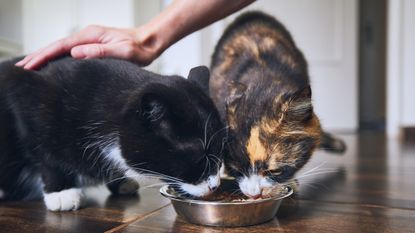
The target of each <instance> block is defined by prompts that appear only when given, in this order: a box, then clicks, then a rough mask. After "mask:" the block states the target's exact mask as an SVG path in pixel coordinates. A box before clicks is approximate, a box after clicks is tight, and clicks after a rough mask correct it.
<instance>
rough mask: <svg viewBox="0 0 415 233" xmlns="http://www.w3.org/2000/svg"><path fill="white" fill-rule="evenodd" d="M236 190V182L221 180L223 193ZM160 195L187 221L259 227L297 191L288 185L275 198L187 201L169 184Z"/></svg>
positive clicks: (213, 224) (214, 224) (227, 225)
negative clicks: (284, 200) (257, 225)
mask: <svg viewBox="0 0 415 233" xmlns="http://www.w3.org/2000/svg"><path fill="white" fill-rule="evenodd" d="M235 188H238V187H237V183H236V182H235V181H233V180H227V179H225V180H222V181H221V187H220V189H221V190H223V191H226V190H235ZM160 193H161V194H162V195H163V196H164V197H166V198H168V199H170V200H171V203H172V205H173V207H174V210H175V211H176V213H177V214H178V215H179V216H181V217H182V218H183V219H184V220H186V221H187V222H190V223H194V224H199V225H206V226H221V227H238V226H250V225H256V224H260V223H264V222H267V221H269V220H271V219H273V218H274V217H275V216H276V214H277V211H278V208H279V206H280V204H281V201H282V199H284V198H286V197H288V196H290V195H291V194H292V193H293V191H292V188H291V187H289V186H285V185H284V186H281V187H280V191H279V192H278V194H277V195H275V196H270V197H267V198H260V199H256V200H251V199H248V200H232V201H230V200H218V201H206V200H194V199H186V198H183V197H180V196H179V195H177V194H175V192H174V190H173V189H171V188H170V187H169V186H168V185H166V186H163V187H162V188H161V189H160Z"/></svg>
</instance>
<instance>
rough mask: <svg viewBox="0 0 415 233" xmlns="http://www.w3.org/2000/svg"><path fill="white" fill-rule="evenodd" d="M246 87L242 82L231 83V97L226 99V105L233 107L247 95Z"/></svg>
mask: <svg viewBox="0 0 415 233" xmlns="http://www.w3.org/2000/svg"><path fill="white" fill-rule="evenodd" d="M246 88H247V87H246V85H245V84H243V83H240V82H235V81H232V82H230V83H229V97H228V98H227V99H226V105H227V106H232V105H235V104H237V102H238V101H239V100H240V99H241V98H242V97H243V96H244V95H245V91H246Z"/></svg>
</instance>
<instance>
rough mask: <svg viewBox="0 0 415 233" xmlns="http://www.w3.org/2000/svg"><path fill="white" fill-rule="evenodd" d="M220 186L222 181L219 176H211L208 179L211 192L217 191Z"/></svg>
mask: <svg viewBox="0 0 415 233" xmlns="http://www.w3.org/2000/svg"><path fill="white" fill-rule="evenodd" d="M219 184H220V179H219V176H218V175H217V176H210V177H209V178H208V187H209V190H210V191H215V190H216V189H217V188H218V187H219Z"/></svg>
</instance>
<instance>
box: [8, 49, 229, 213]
mask: <svg viewBox="0 0 415 233" xmlns="http://www.w3.org/2000/svg"><path fill="white" fill-rule="evenodd" d="M14 63H15V61H7V62H3V63H2V64H0V199H2V200H23V199H31V198H34V197H36V195H35V194H39V193H40V194H41V193H42V192H43V194H44V195H43V198H44V201H45V204H46V206H47V208H48V209H49V210H53V211H64V210H75V209H78V208H79V207H80V205H81V203H82V198H83V194H82V187H85V186H86V185H87V184H86V182H85V180H88V182H87V183H89V184H88V185H91V181H92V184H98V183H102V182H111V181H112V182H111V183H110V185H109V188H110V189H111V190H112V191H113V192H118V191H119V190H120V189H121V192H125V190H124V191H123V190H122V187H120V186H122V184H125V183H129V182H131V180H129V178H137V177H140V176H149V177H154V176H155V177H159V178H160V179H161V180H163V181H165V182H167V183H169V184H172V185H173V186H174V187H175V188H176V189H177V190H179V191H181V192H183V193H185V194H189V195H193V196H204V195H206V194H209V193H210V192H211V191H212V190H214V189H215V188H216V187H217V186H218V185H219V182H220V181H219V165H220V164H221V162H222V155H221V152H222V147H223V143H224V140H225V136H226V135H225V130H223V129H224V128H223V124H222V122H221V120H220V117H219V114H218V112H217V110H216V109H215V107H214V104H213V102H212V101H211V100H210V99H209V97H208V95H207V94H206V93H204V92H203V90H202V89H201V88H200V87H199V86H198V85H199V84H198V82H199V81H198V80H203V79H206V78H208V76H209V72H208V70H207V68H205V67H197V68H194V69H192V70H191V72H190V73H189V80H190V81H188V80H186V79H184V78H182V77H179V76H161V75H157V74H154V73H151V72H148V71H145V70H143V69H141V68H139V67H138V66H136V65H135V64H132V63H130V62H127V61H121V60H116V59H90V60H74V59H72V58H69V57H65V58H61V59H59V60H56V61H53V62H50V63H49V64H48V65H47V66H45V67H44V68H43V69H41V70H40V71H28V70H24V69H22V68H19V67H15V66H14ZM202 76H206V77H202ZM127 178H128V179H127ZM135 188H138V185H136V186H135ZM132 191H136V190H132ZM127 192H131V190H128V191H127Z"/></svg>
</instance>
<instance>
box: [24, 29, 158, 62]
mask: <svg viewBox="0 0 415 233" xmlns="http://www.w3.org/2000/svg"><path fill="white" fill-rule="evenodd" d="M147 32H148V30H145V29H144V28H142V27H139V28H133V29H130V28H129V29H121V28H110V27H102V26H96V25H93V26H88V27H86V28H84V29H82V30H80V31H79V32H76V33H74V34H73V35H71V36H69V37H66V38H63V39H61V40H58V41H56V42H54V43H52V44H50V45H48V46H46V47H45V48H42V49H40V50H38V51H36V52H34V53H32V54H29V55H27V56H26V57H25V58H24V59H23V60H21V61H19V62H17V63H16V66H20V67H24V69H37V68H39V67H41V66H42V65H44V64H45V63H47V62H48V61H49V60H52V59H54V58H57V57H59V56H62V55H64V54H67V53H70V54H71V56H72V57H74V58H77V59H87V58H101V57H113V58H121V59H126V60H130V61H132V62H135V63H137V64H139V65H148V64H150V63H151V62H152V61H153V60H154V59H155V58H157V57H158V56H159V54H160V53H161V52H160V51H159V49H158V48H159V46H158V44H159V43H157V40H156V39H155V37H154V36H151V35H150V34H149V33H147Z"/></svg>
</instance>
